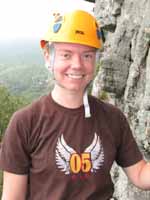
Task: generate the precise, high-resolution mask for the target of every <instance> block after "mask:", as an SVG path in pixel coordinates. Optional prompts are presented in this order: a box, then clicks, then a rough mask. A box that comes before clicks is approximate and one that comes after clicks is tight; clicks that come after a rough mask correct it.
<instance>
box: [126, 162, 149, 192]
mask: <svg viewBox="0 0 150 200" xmlns="http://www.w3.org/2000/svg"><path fill="white" fill-rule="evenodd" d="M124 171H125V173H126V174H127V176H128V178H129V179H130V180H131V182H132V183H133V184H134V185H135V186H137V187H139V188H141V189H145V190H147V189H150V163H147V162H146V161H144V160H141V161H139V162H138V163H136V164H135V165H132V166H130V167H127V168H124Z"/></svg>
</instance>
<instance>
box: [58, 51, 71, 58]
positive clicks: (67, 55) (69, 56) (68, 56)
mask: <svg viewBox="0 0 150 200" xmlns="http://www.w3.org/2000/svg"><path fill="white" fill-rule="evenodd" d="M59 58H60V59H61V60H69V59H70V58H71V53H68V52H61V53H60V54H59Z"/></svg>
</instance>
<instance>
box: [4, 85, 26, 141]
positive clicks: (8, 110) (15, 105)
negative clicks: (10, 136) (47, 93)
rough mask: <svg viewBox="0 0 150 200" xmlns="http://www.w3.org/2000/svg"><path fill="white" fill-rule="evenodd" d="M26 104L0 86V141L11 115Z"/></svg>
mask: <svg viewBox="0 0 150 200" xmlns="http://www.w3.org/2000/svg"><path fill="white" fill-rule="evenodd" d="M28 103H29V102H28V101H27V100H26V99H25V98H24V97H19V96H13V95H11V94H10V93H9V91H8V90H7V89H6V88H5V87H4V86H0V108H1V109H0V139H1V137H2V135H3V133H4V131H5V129H6V127H7V125H8V122H9V120H10V117H11V116H12V114H13V113H14V112H15V111H16V110H18V109H19V108H21V107H22V106H24V105H26V104H28Z"/></svg>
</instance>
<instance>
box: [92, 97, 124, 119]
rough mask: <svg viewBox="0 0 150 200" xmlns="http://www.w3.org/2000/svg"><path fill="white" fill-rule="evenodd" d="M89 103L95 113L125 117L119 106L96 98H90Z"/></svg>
mask: <svg viewBox="0 0 150 200" xmlns="http://www.w3.org/2000/svg"><path fill="white" fill-rule="evenodd" d="M89 101H90V104H91V106H92V107H93V109H94V110H95V112H101V113H103V114H109V115H111V114H113V115H119V116H120V115H124V114H123V112H122V111H121V109H120V108H118V107H117V106H115V105H113V104H111V103H108V102H105V101H102V100H100V99H98V98H96V97H94V96H89Z"/></svg>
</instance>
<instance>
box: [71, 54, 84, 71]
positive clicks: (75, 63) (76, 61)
mask: <svg viewBox="0 0 150 200" xmlns="http://www.w3.org/2000/svg"><path fill="white" fill-rule="evenodd" d="M71 66H72V68H74V69H80V68H81V67H82V66H83V62H82V58H81V55H74V56H73V58H72V63H71Z"/></svg>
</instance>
